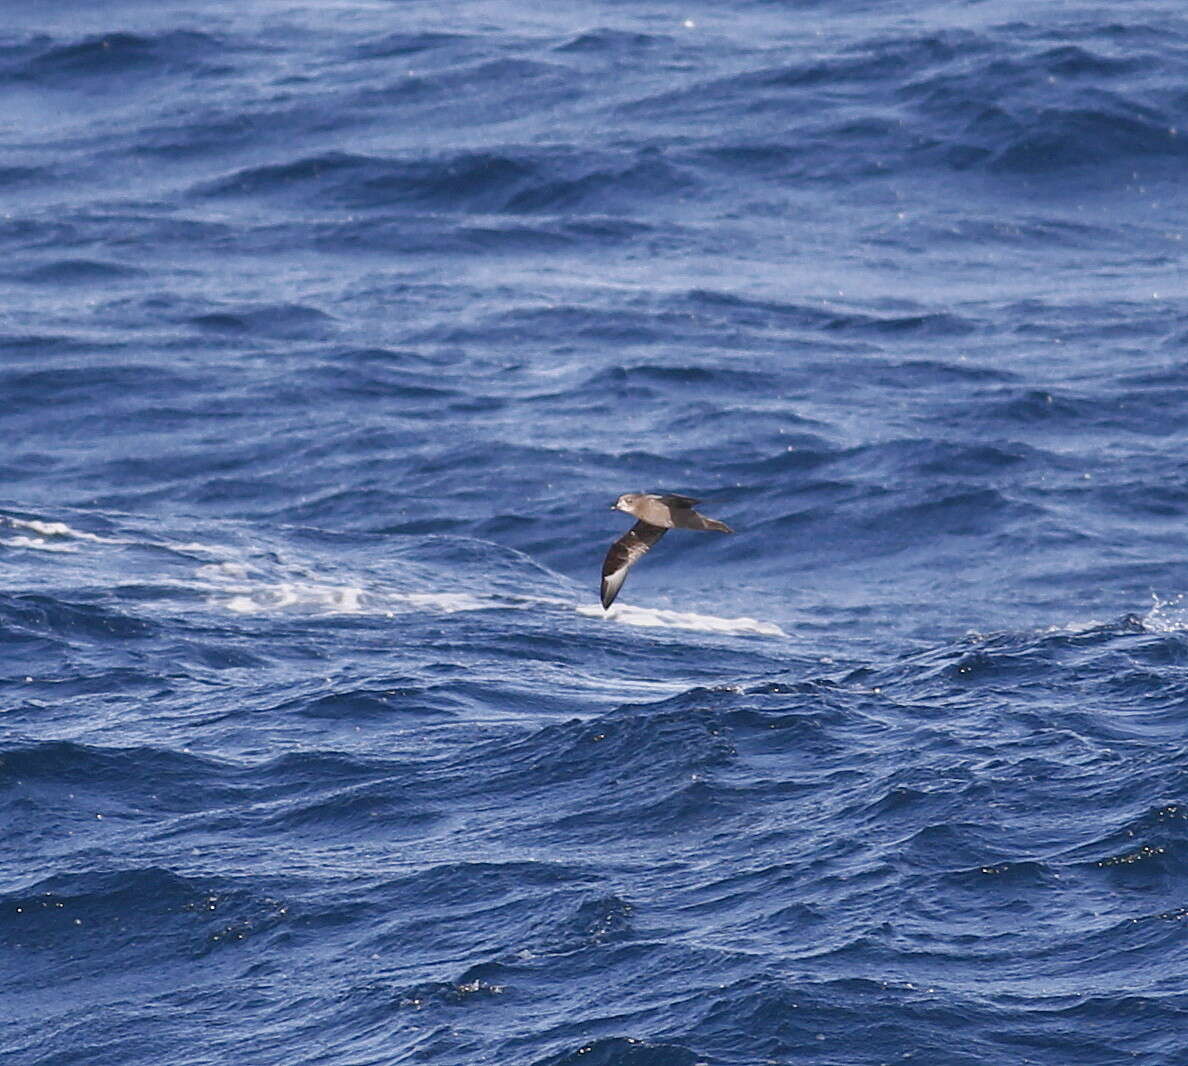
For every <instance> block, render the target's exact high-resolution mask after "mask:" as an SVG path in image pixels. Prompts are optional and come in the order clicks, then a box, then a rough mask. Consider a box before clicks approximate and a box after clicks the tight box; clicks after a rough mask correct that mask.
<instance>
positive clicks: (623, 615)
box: [577, 603, 788, 637]
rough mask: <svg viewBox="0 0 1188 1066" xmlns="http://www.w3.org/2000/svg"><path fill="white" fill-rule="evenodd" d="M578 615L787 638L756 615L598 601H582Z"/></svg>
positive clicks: (650, 626)
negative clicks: (724, 614) (608, 605)
mask: <svg viewBox="0 0 1188 1066" xmlns="http://www.w3.org/2000/svg"><path fill="white" fill-rule="evenodd" d="M577 612H578V614H581V615H585V616H586V617H587V618H605V619H606V620H608V621H611V622H619V623H621V624H623V625H628V626H641V627H643V628H645V629H688V630H694V631H697V632H702V633H725V634H730V635H732V636H757V637H786V636H787V635H788V634H787V633H785V632H784V631H783V630H782V629H781V628H780V627H779V626H778V625H776V624H775V623H774V622H762V621H760V620H759V619H757V618H718V617H716V616H714V615H709V614H695V613H693V612H689V611H669V610H663V609H661V608H655V607H633V606H631V605H630V604H626V603H620V604H615V605H614V606H612V607H611V609H610V610H609V611H604V610H603V609H602V608H601V607H600V606H598V605H597V604H590V605H586V604H582V605H580V606H579V607H578V608H577Z"/></svg>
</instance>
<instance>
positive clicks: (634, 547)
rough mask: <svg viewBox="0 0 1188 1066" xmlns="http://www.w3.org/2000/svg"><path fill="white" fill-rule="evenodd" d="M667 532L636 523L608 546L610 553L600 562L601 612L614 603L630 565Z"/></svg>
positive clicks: (663, 529)
mask: <svg viewBox="0 0 1188 1066" xmlns="http://www.w3.org/2000/svg"><path fill="white" fill-rule="evenodd" d="M667 532H668V530H667V529H665V528H664V527H663V526H654V525H652V524H651V523H650V522H636V523H635V525H633V526H632V527H631V528H630V529H629V530H627V532H626V533H624V534H623V535H622V536H621V537H620V538H619V539H618V540H616V541H615V542H614V544H612V545H611V546H610V551H608V552H607V553H606V558H605V559H603V560H602V607H603V610H605V609H606V608H607V607H609V606H610V605H611V604H612V603H614V602H615V597H616V596H617V595H618V594H619V589H621V588H622V587H623V582H624V581H625V580H626V579H627V571H628V570H629V569H630V568H631V564H632V563H634V562H635V561H636V560H637V559H638V558H639V557H640V556H641V555H643V554H644V552H646V551H647V550H648V549H649V548H650V547H651V546H652V545H653V544H655V543H656V541H658V540H659V539H660V538H661V537H662V536H664V534H665V533H667Z"/></svg>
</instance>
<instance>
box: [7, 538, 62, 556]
mask: <svg viewBox="0 0 1188 1066" xmlns="http://www.w3.org/2000/svg"><path fill="white" fill-rule="evenodd" d="M3 544H4V545H5V546H6V547H9V548H30V549H32V550H33V551H39V552H76V551H78V547H77V546H76V545H74V544H63V543H62V542H61V541H60V540H42V539H41V538H40V537H13V538H12V539H11V540H6V541H3Z"/></svg>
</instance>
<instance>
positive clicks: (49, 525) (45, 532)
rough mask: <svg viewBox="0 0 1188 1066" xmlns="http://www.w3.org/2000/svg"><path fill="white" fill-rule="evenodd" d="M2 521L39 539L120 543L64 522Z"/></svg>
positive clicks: (35, 520)
mask: <svg viewBox="0 0 1188 1066" xmlns="http://www.w3.org/2000/svg"><path fill="white" fill-rule="evenodd" d="M2 521H3V522H4V524H5V525H9V526H12V528H13V529H27V530H29V531H30V532H31V533H36V534H37V535H38V536H40V537H71V538H73V539H74V540H90V541H94V542H95V543H97V544H120V543H122V542H121V541H119V540H116V539H114V538H112V537H100V536H97V535H96V534H94V533H87V532H86V531H85V530H82V529H75V528H74V527H73V526H68V525H67V524H66V523H65V522H42V521H41V520H40V519H37V518H11V517H7V516H6V517H5V518H3V520H2Z"/></svg>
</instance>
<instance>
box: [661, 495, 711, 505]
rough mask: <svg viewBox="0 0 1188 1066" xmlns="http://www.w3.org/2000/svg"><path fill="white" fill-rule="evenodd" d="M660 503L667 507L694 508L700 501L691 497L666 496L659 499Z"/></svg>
mask: <svg viewBox="0 0 1188 1066" xmlns="http://www.w3.org/2000/svg"><path fill="white" fill-rule="evenodd" d="M660 500H661V502H663V503H666V504H668V506H669V507H696V506H697V505H698V504H699V503H701V501H700V500H695V499H693V497H692V496H672V495H666V496H661V497H660Z"/></svg>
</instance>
